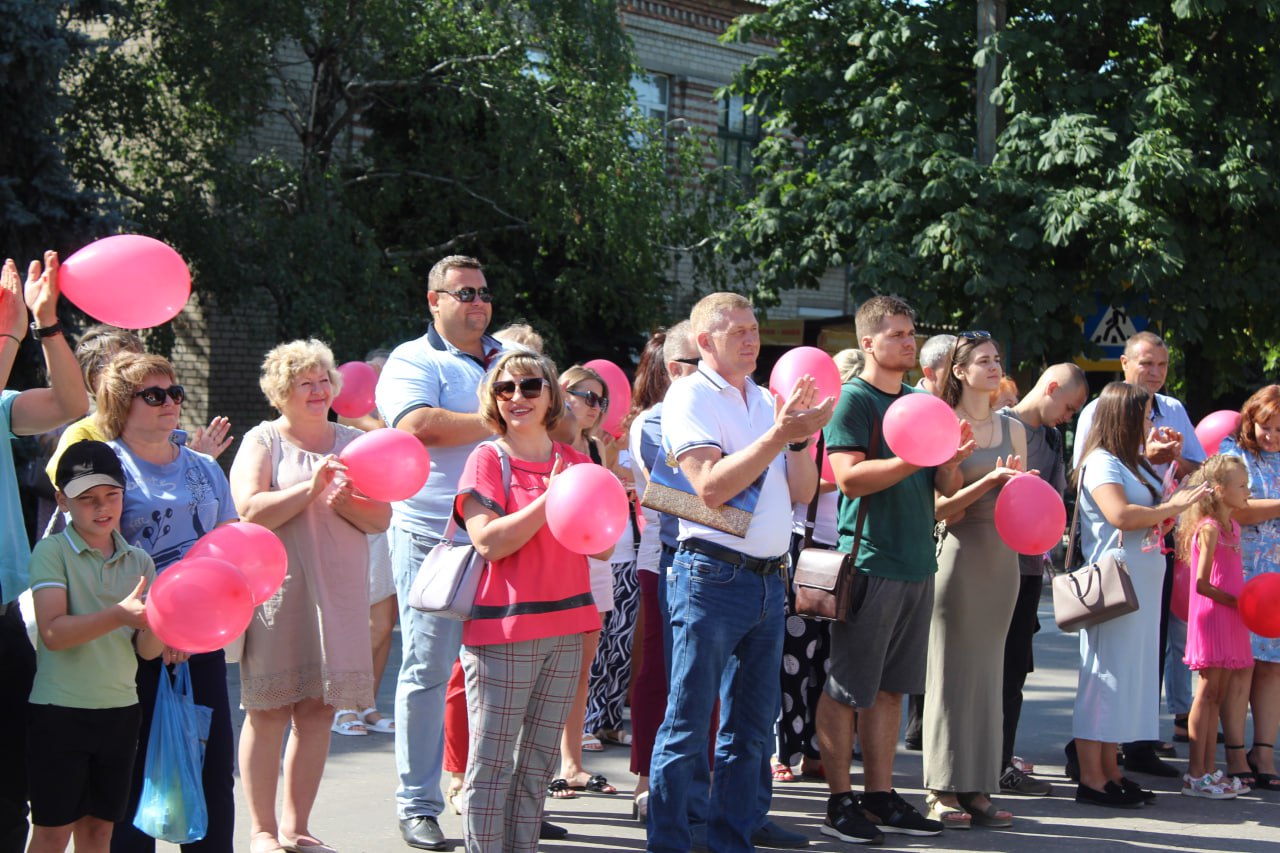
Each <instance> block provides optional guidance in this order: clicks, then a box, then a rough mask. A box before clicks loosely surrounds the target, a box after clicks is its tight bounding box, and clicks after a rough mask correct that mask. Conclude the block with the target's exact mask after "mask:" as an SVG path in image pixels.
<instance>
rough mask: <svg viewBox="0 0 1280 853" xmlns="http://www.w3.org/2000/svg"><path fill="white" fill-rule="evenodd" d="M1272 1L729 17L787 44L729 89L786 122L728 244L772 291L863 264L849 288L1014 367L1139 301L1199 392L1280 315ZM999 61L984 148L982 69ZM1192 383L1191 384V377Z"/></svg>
mask: <svg viewBox="0 0 1280 853" xmlns="http://www.w3.org/2000/svg"><path fill="white" fill-rule="evenodd" d="M1278 11H1280V3H1275V2H1269V0H1252V2H1227V0H1199V1H1197V0H1178V2H1168V0H1163V2H1162V0H1127V1H1126V2H1119V0H1028V2H1025V3H1018V4H1014V3H1010V4H1009V8H1008V21H1007V24H1006V26H1005V28H1004V29H1003V30H1002V31H1000V32H999V33H997V34H996V35H995V36H993V37H992V38H991V39H989V40H988V41H987V43H985V44H983V45H978V44H977V42H976V34H975V27H974V7H973V4H972V3H959V2H947V0H780V2H778V3H776V4H774V5H772V6H771V7H770V8H769V9H768V10H767V11H765V12H762V13H760V14H758V15H752V16H748V17H746V18H744V19H741V20H740V21H739V23H738V25H737V27H736V29H735V35H737V36H745V35H748V34H758V35H765V36H769V37H772V38H775V39H777V40H778V43H779V50H778V51H777V53H776V54H774V55H772V56H765V57H761V58H759V59H757V60H755V61H754V62H753V63H752V64H751V65H750V66H749V67H748V68H747V69H746V70H745V71H744V73H743V74H742V75H741V76H740V78H739V79H738V81H737V83H736V86H737V87H738V89H739V90H740V91H742V92H744V93H746V94H748V95H750V96H751V97H752V98H754V99H755V101H756V102H757V103H758V104H760V105H762V106H763V107H765V108H767V111H768V115H769V118H770V124H771V126H772V128H773V129H774V130H776V131H782V130H784V129H785V130H787V131H789V133H791V134H794V137H796V138H799V139H800V140H802V141H803V144H795V142H794V140H793V139H791V138H788V137H787V136H783V135H774V136H772V137H770V138H769V139H767V140H766V141H765V142H764V143H763V144H762V145H761V148H760V149H759V156H760V167H759V169H758V174H759V178H760V180H759V185H758V191H757V192H756V194H755V195H754V197H753V198H752V199H750V200H749V201H748V202H747V203H746V204H745V205H743V207H742V209H741V210H740V211H739V214H740V215H739V217H738V219H737V220H736V221H735V223H734V225H733V226H732V228H731V229H730V230H729V231H728V232H727V233H726V235H725V244H724V246H725V248H726V249H727V250H728V251H729V253H730V254H732V255H734V256H735V257H738V258H754V259H756V260H757V262H758V271H759V275H760V282H761V283H760V288H761V291H762V293H763V294H764V295H765V296H766V297H767V296H769V295H771V294H774V293H776V291H777V290H779V289H783V288H788V287H797V286H812V285H813V284H814V283H815V282H816V281H817V278H818V276H820V275H821V273H822V271H823V270H825V269H826V268H827V267H830V266H836V265H844V264H848V265H850V269H851V272H852V279H853V288H854V291H855V295H856V296H858V297H859V298H863V297H865V296H867V295H870V294H871V293H876V292H899V293H902V294H904V295H906V296H908V297H909V298H911V299H912V300H913V301H914V302H915V303H916V304H917V306H918V307H919V309H920V310H921V312H922V315H923V318H924V319H925V320H927V321H933V322H950V323H959V324H961V325H963V326H967V327H974V326H976V327H979V328H986V329H990V330H992V331H993V332H996V333H997V334H998V335H999V336H1000V337H1001V338H1003V339H1005V340H1011V341H1013V342H1014V344H1015V348H1016V351H1017V355H1018V356H1019V358H1020V359H1021V360H1023V361H1032V360H1037V361H1038V360H1040V359H1058V358H1064V357H1070V356H1072V355H1074V354H1076V353H1077V352H1079V351H1081V349H1083V348H1084V342H1083V339H1082V337H1081V333H1080V327H1079V325H1078V319H1079V318H1080V317H1083V316H1088V315H1089V314H1091V313H1092V312H1093V311H1094V309H1095V307H1096V306H1097V305H1098V304H1099V302H1101V303H1103V304H1106V303H1127V304H1128V305H1129V306H1130V307H1131V310H1133V311H1134V312H1135V313H1138V314H1145V315H1147V316H1149V317H1150V318H1151V319H1152V320H1153V321H1154V322H1156V323H1158V324H1160V325H1161V326H1162V327H1163V329H1164V330H1165V332H1166V333H1167V334H1168V335H1169V336H1170V337H1171V338H1172V339H1174V340H1176V341H1177V342H1178V343H1179V345H1180V346H1182V347H1183V349H1184V351H1185V352H1186V354H1187V359H1186V361H1187V369H1188V371H1189V373H1191V374H1195V375H1194V379H1195V381H1194V382H1192V386H1193V389H1192V390H1193V391H1196V392H1197V393H1199V394H1200V395H1202V396H1203V395H1207V394H1208V393H1209V392H1210V390H1211V389H1212V390H1217V391H1222V390H1224V389H1225V388H1227V387H1230V386H1235V385H1240V384H1244V383H1248V382H1252V381H1255V380H1256V379H1257V375H1256V374H1255V373H1252V372H1251V369H1242V367H1241V362H1242V361H1243V360H1246V359H1252V360H1253V362H1255V363H1259V362H1260V361H1261V355H1262V353H1263V351H1264V350H1266V349H1274V347H1275V342H1277V341H1280V312H1275V311H1271V310H1254V308H1255V306H1260V305H1264V304H1265V303H1266V302H1267V301H1268V297H1270V296H1272V295H1274V294H1275V293H1276V285H1275V283H1276V281H1277V280H1280V244H1278V243H1277V241H1276V240H1275V239H1274V237H1273V235H1274V234H1275V233H1276V231H1277V228H1278V227H1280V206H1278V205H1277V201H1278V196H1277V178H1278V177H1280V150H1278V149H1277V142H1276V140H1277V138H1278V136H1280V133H1278V132H1280V112H1278V111H1277V99H1278V98H1280V52H1278V51H1277V49H1276V45H1277V44H1278V42H1277V14H1278ZM993 61H995V62H998V63H999V72H1000V73H999V82H998V84H997V88H996V91H995V93H994V95H993V99H994V101H995V102H996V103H997V104H999V105H1000V106H1001V107H1002V109H1003V122H1002V125H1003V126H1002V129H1001V130H1000V133H999V136H998V138H997V144H996V151H995V156H994V160H993V162H992V163H991V164H990V165H989V166H988V165H980V164H979V163H978V162H977V160H976V157H975V121H974V111H975V96H976V92H975V82H974V80H975V70H976V68H977V67H978V66H979V65H982V64H984V63H988V62H993ZM1189 378H1192V377H1191V376H1189Z"/></svg>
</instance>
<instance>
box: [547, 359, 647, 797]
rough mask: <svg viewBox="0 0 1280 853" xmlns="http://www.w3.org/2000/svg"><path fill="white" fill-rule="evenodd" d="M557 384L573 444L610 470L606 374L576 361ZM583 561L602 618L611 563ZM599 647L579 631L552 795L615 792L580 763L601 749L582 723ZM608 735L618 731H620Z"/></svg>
mask: <svg viewBox="0 0 1280 853" xmlns="http://www.w3.org/2000/svg"><path fill="white" fill-rule="evenodd" d="M560 387H561V388H562V389H563V390H564V394H565V404H566V407H567V408H568V410H569V411H570V412H572V413H573V416H574V417H575V418H576V419H577V422H578V433H577V435H575V436H574V440H573V444H572V447H573V449H574V450H576V451H578V452H579V453H581V454H583V455H584V456H587V457H589V458H590V460H591V461H592V462H594V463H596V464H597V465H603V466H605V467H606V468H608V469H610V470H613V468H614V467H615V465H616V464H617V461H618V454H617V450H616V449H615V447H614V445H613V443H612V442H610V441H605V440H602V439H601V438H600V437H599V435H598V429H599V426H600V423H601V422H602V421H603V420H604V416H605V413H607V412H608V411H609V388H608V386H607V385H605V382H604V379H602V378H601V376H600V374H598V373H596V372H595V371H594V370H592V369H591V368H589V367H582V366H581V365H576V364H575V365H574V366H573V367H570V368H569V369H567V370H566V371H565V372H564V373H561V374H560ZM628 475H629V472H628ZM628 479H629V476H628ZM623 539H624V540H627V541H625V542H621V543H619V544H618V545H615V547H614V554H617V555H619V556H621V555H623V554H625V553H626V551H627V549H628V546H629V547H630V550H631V554H632V556H631V557H629V558H627V559H629V560H630V562H631V563H632V567H631V568H632V572H633V573H634V570H635V566H634V562H635V557H634V549H635V542H634V539H633V538H631V530H630V527H629V526H628V529H627V531H626V534H625V535H624V537H623ZM587 563H588V572H589V574H590V577H591V595H592V597H593V598H594V599H595V604H596V609H597V610H598V611H599V612H600V618H601V620H602V623H603V621H604V620H605V619H606V618H607V616H606V614H608V613H610V612H612V610H613V605H614V601H613V591H614V590H613V568H612V566H611V565H610V564H609V563H608V562H606V561H603V560H588V561H587ZM599 647H600V631H589V632H587V634H586V635H584V636H583V638H582V672H581V673H580V674H579V678H578V690H577V693H576V694H575V695H574V698H573V706H572V707H571V708H570V709H569V719H568V720H567V721H566V723H565V727H564V737H563V738H562V739H561V744H560V775H558V776H557V777H556V778H555V779H554V780H553V781H552V783H551V787H550V788H549V789H548V793H549V794H550V795H551V796H552V797H554V798H556V799H572V798H573V797H575V796H577V794H576V792H577V791H591V792H593V793H597V794H616V793H617V791H618V789H617V788H615V787H614V786H613V785H611V784H609V780H608V779H606V778H605V777H604V776H601V775H598V774H597V775H592V774H591V773H588V772H587V770H586V769H585V768H584V767H583V766H582V764H583V761H582V753H583V751H588V752H600V751H601V750H603V749H604V745H603V744H602V743H601V742H600V739H599V738H598V737H596V735H595V733H594V732H589V731H586V728H585V722H586V715H587V685H588V683H589V681H590V677H591V664H592V662H593V661H595V658H596V652H597V650H598V649H599ZM611 734H614V735H615V736H620V735H621V732H612V733H611ZM619 740H620V737H619Z"/></svg>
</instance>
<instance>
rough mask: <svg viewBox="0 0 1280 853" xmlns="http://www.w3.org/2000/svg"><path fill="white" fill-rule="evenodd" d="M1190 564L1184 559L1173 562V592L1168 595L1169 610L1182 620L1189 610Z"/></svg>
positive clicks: (1185, 617) (1185, 619) (1185, 618)
mask: <svg viewBox="0 0 1280 853" xmlns="http://www.w3.org/2000/svg"><path fill="white" fill-rule="evenodd" d="M1191 583H1192V580H1191V566H1189V565H1187V561H1186V560H1176V561H1175V562H1174V564H1173V594H1172V595H1170V596H1169V612H1170V613H1172V614H1173V615H1174V616H1177V617H1178V618H1179V619H1181V620H1182V621H1183V622H1186V621H1187V616H1188V614H1189V613H1190V611H1191Z"/></svg>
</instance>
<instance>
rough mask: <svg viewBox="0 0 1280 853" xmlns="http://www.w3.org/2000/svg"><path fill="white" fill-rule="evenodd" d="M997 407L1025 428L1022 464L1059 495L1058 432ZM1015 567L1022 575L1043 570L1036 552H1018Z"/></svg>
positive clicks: (1062, 472)
mask: <svg viewBox="0 0 1280 853" xmlns="http://www.w3.org/2000/svg"><path fill="white" fill-rule="evenodd" d="M1000 411H1002V412H1004V413H1005V414H1007V415H1011V416H1012V417H1014V418H1016V419H1017V421H1018V423H1020V424H1022V425H1023V426H1025V427H1026V428H1027V458H1026V459H1024V460H1023V464H1024V466H1025V467H1026V468H1027V469H1028V470H1029V469H1032V468H1034V469H1036V470H1038V471H1039V472H1040V477H1041V479H1043V480H1044V481H1045V482H1046V483H1048V484H1049V485H1051V486H1053V487H1054V488H1055V489H1057V490H1058V494H1059V495H1061V494H1062V493H1063V492H1064V491H1066V488H1067V467H1066V462H1065V460H1064V459H1063V457H1062V447H1063V443H1062V433H1060V432H1058V430H1057V429H1055V428H1054V427H1046V426H1039V427H1032V426H1031V425H1030V424H1028V423H1027V422H1026V421H1024V420H1022V418H1019V417H1018V413H1017V412H1015V411H1014V410H1013V409H1010V408H1005V409H1001V410H1000ZM1018 568H1019V569H1020V570H1021V572H1022V574H1024V575H1039V574H1041V573H1042V572H1043V571H1044V558H1043V557H1042V556H1040V555H1039V554H1019V555H1018Z"/></svg>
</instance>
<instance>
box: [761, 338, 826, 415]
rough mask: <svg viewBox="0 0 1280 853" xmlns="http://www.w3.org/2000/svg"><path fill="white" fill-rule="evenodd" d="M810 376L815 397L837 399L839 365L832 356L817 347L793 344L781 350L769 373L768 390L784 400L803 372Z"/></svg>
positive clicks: (789, 394) (820, 399)
mask: <svg viewBox="0 0 1280 853" xmlns="http://www.w3.org/2000/svg"><path fill="white" fill-rule="evenodd" d="M806 374H807V375H809V376H812V377H813V381H814V382H815V383H816V384H817V386H818V400H819V402H821V401H822V400H825V399H826V398H828V397H835V398H836V399H840V384H841V383H840V368H838V367H836V362H835V359H833V358H832V357H831V356H829V355H827V354H826V353H825V352H824V351H822V350H820V349H818V348H817V347H796V348H794V349H789V350H787V351H786V352H785V353H783V354H782V358H780V359H778V361H777V363H776V364H774V366H773V372H771V373H770V374H769V390H771V391H772V392H773V393H774V396H777V397H781V398H783V399H784V400H785V399H786V398H787V397H789V396H791V391H792V389H794V388H795V387H796V383H797V382H799V381H800V377H802V376H804V375H806Z"/></svg>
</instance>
